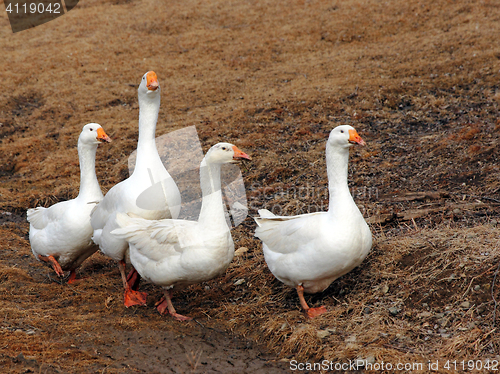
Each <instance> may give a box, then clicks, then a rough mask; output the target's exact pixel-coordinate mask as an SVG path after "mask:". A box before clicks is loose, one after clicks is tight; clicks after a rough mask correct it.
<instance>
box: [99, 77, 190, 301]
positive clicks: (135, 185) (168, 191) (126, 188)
mask: <svg viewBox="0 0 500 374" xmlns="http://www.w3.org/2000/svg"><path fill="white" fill-rule="evenodd" d="M160 91H161V88H160V84H159V83H158V77H157V75H156V73H155V72H153V71H149V72H147V73H146V74H144V76H143V77H142V80H141V83H140V84H139V88H138V97H139V139H138V143H137V159H136V165H135V168H134V171H133V173H132V175H130V177H129V178H127V179H125V180H124V181H122V182H120V183H118V184H116V185H115V186H113V188H111V189H110V190H109V191H108V193H107V194H106V196H105V197H104V199H103V200H102V202H101V203H100V204H99V205H98V206H97V208H96V209H95V210H94V212H93V213H92V217H91V223H92V227H93V228H94V235H93V237H92V239H93V240H94V242H95V243H96V244H97V245H98V246H99V248H100V250H101V252H102V253H104V254H105V255H106V256H108V257H111V258H112V259H113V260H115V261H116V262H117V263H118V267H119V269H120V274H121V278H122V282H123V287H124V304H125V306H127V307H129V306H132V305H145V303H146V296H147V295H146V293H145V292H139V291H137V289H136V288H137V286H138V282H139V280H140V278H139V275H138V274H137V272H136V271H135V269H132V270H131V272H130V273H129V275H128V277H127V275H126V274H125V267H126V259H127V257H128V243H127V241H125V240H124V239H122V238H118V237H116V236H114V235H113V234H111V231H113V230H114V229H116V228H118V224H117V223H116V215H117V214H118V213H132V214H134V215H136V216H139V217H142V218H145V219H163V218H176V217H177V216H178V215H179V211H180V203H181V195H180V192H179V189H178V188H177V185H176V184H175V182H174V180H173V179H172V177H171V176H170V174H169V173H168V171H167V170H166V169H165V167H164V166H163V163H162V161H161V159H160V156H159V154H158V150H157V148H156V144H155V132H156V123H157V120H158V113H159V110H160ZM157 183H161V186H162V188H160V189H152V192H151V193H149V191H150V190H149V189H150V188H151V187H152V186H153V185H155V184H157ZM155 191H156V192H155ZM145 192H146V196H147V199H148V204H147V205H148V206H144V205H141V204H140V203H138V201H139V200H138V198H139V196H141V194H144V193H145ZM151 206H153V207H155V208H154V210H151V209H149V207H151Z"/></svg>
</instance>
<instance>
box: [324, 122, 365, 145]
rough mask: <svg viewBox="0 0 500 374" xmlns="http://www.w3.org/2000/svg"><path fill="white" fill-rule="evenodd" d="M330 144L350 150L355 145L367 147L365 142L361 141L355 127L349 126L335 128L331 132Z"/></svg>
mask: <svg viewBox="0 0 500 374" xmlns="http://www.w3.org/2000/svg"><path fill="white" fill-rule="evenodd" d="M328 144H329V145H332V146H338V147H341V148H349V147H351V146H352V145H354V144H359V145H365V141H364V140H363V139H361V136H359V135H358V132H357V131H356V130H355V129H354V127H352V126H349V125H341V126H337V127H335V128H334V129H333V130H332V131H331V132H330V137H329V138H328Z"/></svg>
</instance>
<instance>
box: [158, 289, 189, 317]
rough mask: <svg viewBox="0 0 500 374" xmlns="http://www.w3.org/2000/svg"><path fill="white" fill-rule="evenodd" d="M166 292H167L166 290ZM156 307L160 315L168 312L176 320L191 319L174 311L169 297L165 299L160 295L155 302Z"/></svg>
mask: <svg viewBox="0 0 500 374" xmlns="http://www.w3.org/2000/svg"><path fill="white" fill-rule="evenodd" d="M166 294H169V293H168V291H167V293H166ZM155 306H156V309H157V310H158V312H159V313H160V314H161V315H164V314H167V313H168V314H170V315H171V316H172V317H174V318H175V319H176V320H177V321H181V322H183V321H191V320H192V318H191V317H187V316H183V315H182V314H179V313H177V312H176V311H175V308H174V306H173V305H172V301H171V300H170V297H169V298H168V299H167V298H165V297H162V298H161V299H160V300H159V301H158V302H157V303H156V304H155Z"/></svg>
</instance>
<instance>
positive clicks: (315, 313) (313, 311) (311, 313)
mask: <svg viewBox="0 0 500 374" xmlns="http://www.w3.org/2000/svg"><path fill="white" fill-rule="evenodd" d="M326 312H327V310H326V308H325V307H324V306H320V307H318V308H309V309H308V310H307V311H306V313H307V316H308V317H309V318H314V317H317V316H319V315H321V314H323V313H326Z"/></svg>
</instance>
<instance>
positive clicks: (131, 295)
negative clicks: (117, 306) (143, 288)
mask: <svg viewBox="0 0 500 374" xmlns="http://www.w3.org/2000/svg"><path fill="white" fill-rule="evenodd" d="M118 267H119V268H120V273H121V276H122V281H123V288H124V289H125V292H124V295H123V296H124V301H123V304H125V306H126V307H127V308H128V307H129V306H132V305H146V297H147V295H148V294H147V293H146V292H139V291H135V290H133V289H132V288H131V287H130V285H129V283H128V281H127V277H126V276H125V261H123V260H122V261H119V262H118Z"/></svg>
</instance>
